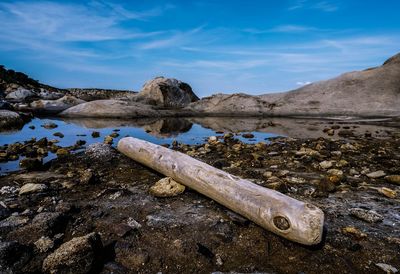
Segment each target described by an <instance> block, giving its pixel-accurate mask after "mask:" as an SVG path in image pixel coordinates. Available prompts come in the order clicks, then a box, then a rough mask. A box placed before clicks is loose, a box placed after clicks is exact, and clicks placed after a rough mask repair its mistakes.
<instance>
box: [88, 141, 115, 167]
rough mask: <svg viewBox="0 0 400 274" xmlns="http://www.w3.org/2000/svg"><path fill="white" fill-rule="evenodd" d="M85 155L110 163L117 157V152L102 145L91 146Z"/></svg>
mask: <svg viewBox="0 0 400 274" xmlns="http://www.w3.org/2000/svg"><path fill="white" fill-rule="evenodd" d="M85 154H86V155H87V156H88V157H89V158H90V159H92V160H96V161H99V162H106V161H110V160H112V159H113V158H114V157H115V156H116V153H115V150H114V149H113V148H112V147H111V146H109V145H107V144H102V143H94V144H91V145H89V146H88V147H87V148H86V150H85Z"/></svg>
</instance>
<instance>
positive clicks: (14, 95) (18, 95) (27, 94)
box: [6, 87, 37, 100]
mask: <svg viewBox="0 0 400 274" xmlns="http://www.w3.org/2000/svg"><path fill="white" fill-rule="evenodd" d="M35 96H37V95H36V93H34V92H33V91H31V90H28V89H25V88H23V87H19V88H18V89H17V90H15V91H12V92H10V93H9V94H7V96H6V99H14V100H26V99H29V98H32V97H35Z"/></svg>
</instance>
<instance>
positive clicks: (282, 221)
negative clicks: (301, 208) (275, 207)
mask: <svg viewBox="0 0 400 274" xmlns="http://www.w3.org/2000/svg"><path fill="white" fill-rule="evenodd" d="M273 222H274V225H275V227H276V228H277V229H279V230H282V231H285V230H288V229H289V228H290V222H289V220H288V219H287V218H286V217H283V216H276V217H274V219H273Z"/></svg>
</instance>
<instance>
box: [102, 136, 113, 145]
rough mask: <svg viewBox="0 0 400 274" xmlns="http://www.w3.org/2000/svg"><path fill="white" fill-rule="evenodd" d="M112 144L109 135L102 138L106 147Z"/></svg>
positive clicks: (111, 138)
mask: <svg viewBox="0 0 400 274" xmlns="http://www.w3.org/2000/svg"><path fill="white" fill-rule="evenodd" d="M113 142H114V138H113V137H111V136H110V135H108V136H106V137H104V143H105V144H107V145H111V144H112V143H113Z"/></svg>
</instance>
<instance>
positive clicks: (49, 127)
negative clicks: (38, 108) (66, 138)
mask: <svg viewBox="0 0 400 274" xmlns="http://www.w3.org/2000/svg"><path fill="white" fill-rule="evenodd" d="M41 127H43V128H45V129H53V128H56V127H58V125H57V124H56V123H53V122H48V123H45V124H43V125H41Z"/></svg>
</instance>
